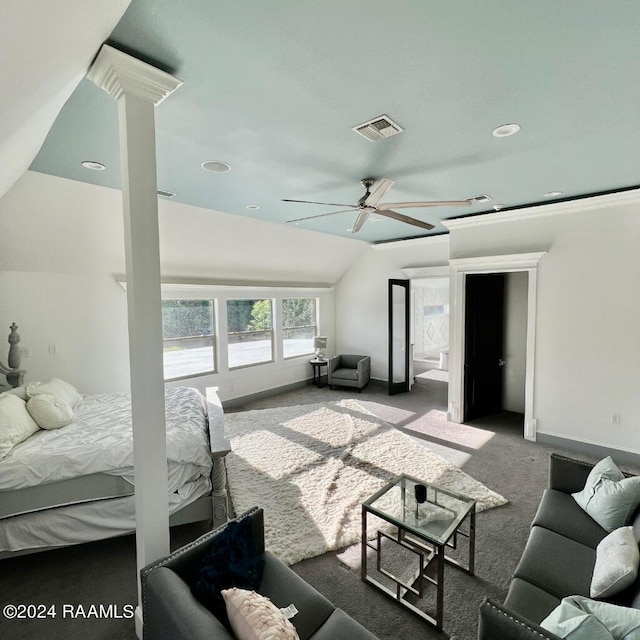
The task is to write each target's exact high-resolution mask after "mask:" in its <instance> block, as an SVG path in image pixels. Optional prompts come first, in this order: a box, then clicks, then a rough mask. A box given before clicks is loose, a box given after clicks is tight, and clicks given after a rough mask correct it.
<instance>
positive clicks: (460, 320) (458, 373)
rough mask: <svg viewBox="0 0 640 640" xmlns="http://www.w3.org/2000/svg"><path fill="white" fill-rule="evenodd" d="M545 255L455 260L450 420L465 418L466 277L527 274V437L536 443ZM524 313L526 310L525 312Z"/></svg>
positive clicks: (451, 282)
mask: <svg viewBox="0 0 640 640" xmlns="http://www.w3.org/2000/svg"><path fill="white" fill-rule="evenodd" d="M543 256H544V252H537V253H521V254H511V255H496V256H482V257H471V258H454V259H452V260H450V261H449V265H450V267H451V280H450V287H451V309H450V313H451V329H450V330H451V340H450V345H449V403H448V410H447V417H448V419H449V420H450V421H451V422H458V423H461V422H462V421H463V416H464V364H465V363H464V353H465V302H466V276H467V275H469V274H482V273H511V272H524V273H526V274H527V283H526V284H527V294H526V298H527V304H526V316H527V320H526V346H525V351H524V353H525V357H524V369H525V373H524V377H525V384H524V437H525V438H526V439H528V440H535V439H536V430H537V424H536V419H535V417H534V413H533V412H534V405H535V403H534V400H535V398H534V392H535V384H534V382H535V353H536V318H537V314H536V298H537V282H538V263H539V261H540V259H541V258H542V257H543ZM522 311H523V313H524V309H523V310H522Z"/></svg>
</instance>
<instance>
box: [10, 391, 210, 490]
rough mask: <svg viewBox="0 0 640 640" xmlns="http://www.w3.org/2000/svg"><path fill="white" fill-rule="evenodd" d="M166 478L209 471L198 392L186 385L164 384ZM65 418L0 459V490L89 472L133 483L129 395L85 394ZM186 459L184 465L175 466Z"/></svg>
mask: <svg viewBox="0 0 640 640" xmlns="http://www.w3.org/2000/svg"><path fill="white" fill-rule="evenodd" d="M166 406H167V410H166V429H167V461H168V464H169V479H170V484H172V485H173V488H174V489H175V488H177V486H180V485H179V482H180V477H182V478H183V480H182V481H184V477H185V475H186V477H187V478H193V477H194V476H195V475H201V476H209V475H210V473H211V458H210V456H209V440H208V433H207V429H206V419H205V413H206V412H205V403H204V398H203V396H202V394H200V393H199V392H198V391H197V390H196V389H192V388H189V387H175V388H171V389H167V390H166ZM73 413H74V419H73V422H72V423H71V424H68V425H67V426H66V427H62V428H61V429H55V430H51V431H46V430H40V431H38V432H37V433H35V434H33V435H32V436H31V437H30V438H28V439H27V440H25V441H24V442H22V443H20V444H19V445H17V446H15V447H14V448H13V449H12V450H11V453H10V454H9V455H8V456H7V457H6V458H5V459H4V460H2V461H0V491H10V490H14V489H24V488H27V487H33V486H37V485H40V484H48V483H51V482H58V481H61V480H67V479H70V478H79V477H82V476H87V475H90V474H94V473H108V474H113V475H117V476H120V477H122V478H124V479H126V480H127V481H129V482H131V484H133V433H132V428H131V396H130V395H129V394H128V393H106V394H96V395H91V396H86V397H85V398H83V399H82V400H81V401H80V402H79V403H78V404H77V405H76V407H75V408H74V410H73ZM184 465H187V467H188V468H187V470H186V471H185V469H181V468H180V467H182V466H184Z"/></svg>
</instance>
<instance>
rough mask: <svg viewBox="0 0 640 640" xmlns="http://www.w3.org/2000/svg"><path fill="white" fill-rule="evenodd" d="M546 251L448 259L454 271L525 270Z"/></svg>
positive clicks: (534, 265) (533, 264) (535, 263)
mask: <svg viewBox="0 0 640 640" xmlns="http://www.w3.org/2000/svg"><path fill="white" fill-rule="evenodd" d="M546 253H547V252H546V251H536V252H532V253H511V254H506V255H500V256H477V257H472V258H453V259H452V260H449V265H451V266H452V267H453V268H454V270H455V271H458V272H464V271H480V270H482V269H489V270H491V271H506V270H515V271H518V270H525V269H534V268H535V267H536V266H537V264H538V262H540V260H541V259H542V257H543V256H544V255H545V254H546Z"/></svg>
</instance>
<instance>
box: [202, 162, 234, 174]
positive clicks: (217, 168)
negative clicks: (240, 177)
mask: <svg viewBox="0 0 640 640" xmlns="http://www.w3.org/2000/svg"><path fill="white" fill-rule="evenodd" d="M200 166H201V167H202V168H203V169H206V170H207V171H213V172H214V173H227V171H231V166H230V165H228V164H227V163H226V162H220V161H219V160H207V161H206V162H203V163H202V164H201V165H200Z"/></svg>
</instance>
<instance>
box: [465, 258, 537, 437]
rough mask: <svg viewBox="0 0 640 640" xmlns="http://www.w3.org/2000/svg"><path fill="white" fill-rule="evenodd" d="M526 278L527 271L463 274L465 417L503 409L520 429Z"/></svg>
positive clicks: (475, 416) (523, 390)
mask: <svg viewBox="0 0 640 640" xmlns="http://www.w3.org/2000/svg"><path fill="white" fill-rule="evenodd" d="M528 280H529V276H528V273H527V272H526V271H520V272H508V273H504V272H503V273H483V274H468V275H467V276H466V287H465V291H466V293H465V296H466V297H465V330H464V336H465V341H464V343H465V348H464V413H463V415H464V420H465V421H467V420H475V419H478V418H483V417H486V416H494V415H496V414H498V413H502V412H508V413H509V414H511V415H510V416H509V420H508V421H507V422H508V423H509V424H510V425H512V426H514V427H516V428H519V429H522V428H523V425H524V413H525V382H526V352H527V304H528V301H527V292H528Z"/></svg>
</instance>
